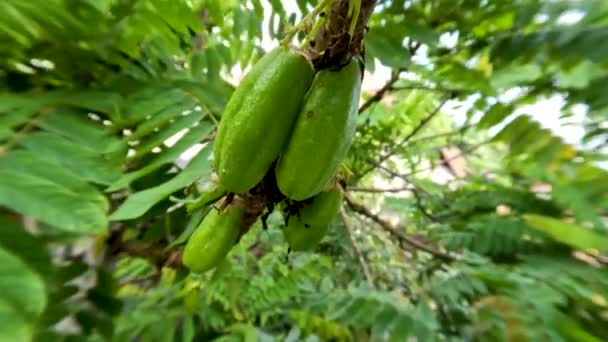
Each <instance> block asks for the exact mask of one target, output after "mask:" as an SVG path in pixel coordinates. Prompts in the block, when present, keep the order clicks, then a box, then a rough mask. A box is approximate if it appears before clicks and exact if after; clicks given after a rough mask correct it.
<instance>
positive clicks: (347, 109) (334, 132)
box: [275, 59, 361, 201]
mask: <svg viewBox="0 0 608 342" xmlns="http://www.w3.org/2000/svg"><path fill="white" fill-rule="evenodd" d="M360 92H361V64H360V62H359V61H358V59H353V60H351V62H350V63H349V64H347V65H346V66H344V67H342V69H340V70H337V71H335V70H330V69H325V70H321V71H319V72H318V73H317V74H316V76H315V79H314V80H313V83H312V85H311V86H310V90H309V92H308V93H307V94H306V98H305V99H304V104H303V106H302V110H301V111H300V114H299V116H298V119H297V121H296V123H295V126H294V128H293V132H292V134H291V137H290V138H289V142H288V144H287V147H286V148H285V150H284V151H283V153H282V154H281V156H280V157H279V161H278V163H277V166H276V170H275V173H276V180H277V184H278V186H279V190H280V191H281V192H282V193H283V194H284V195H285V196H287V197H288V198H290V199H293V200H296V201H302V200H304V199H307V198H310V197H312V196H314V195H316V194H318V193H319V192H321V191H322V190H323V189H324V188H325V187H326V186H327V184H328V183H329V181H330V180H331V179H332V177H334V176H335V175H336V173H337V171H338V167H339V166H340V164H341V162H342V160H343V159H344V157H345V156H346V153H347V152H348V149H349V148H350V145H351V143H352V140H353V138H354V135H355V129H356V120H357V112H358V107H359V95H360Z"/></svg>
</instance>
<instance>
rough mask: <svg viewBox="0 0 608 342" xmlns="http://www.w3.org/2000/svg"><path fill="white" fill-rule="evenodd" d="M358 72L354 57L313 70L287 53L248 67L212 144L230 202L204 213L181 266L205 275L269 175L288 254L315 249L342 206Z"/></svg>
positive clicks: (296, 53) (279, 52) (279, 49)
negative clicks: (342, 181) (344, 164)
mask: <svg viewBox="0 0 608 342" xmlns="http://www.w3.org/2000/svg"><path fill="white" fill-rule="evenodd" d="M362 70H363V68H362V62H361V61H360V59H359V58H358V57H353V58H350V59H349V60H348V61H346V62H344V63H342V64H341V65H337V66H332V67H326V68H323V69H320V70H315V67H314V66H313V63H311V61H310V60H309V58H308V57H307V56H306V55H305V54H303V53H301V52H299V51H297V50H294V49H292V48H289V47H286V46H280V47H277V48H275V49H273V50H272V51H270V52H268V53H267V54H266V55H264V56H263V57H262V58H261V59H260V60H259V61H258V62H257V63H256V64H255V65H254V66H253V68H252V69H251V70H250V71H249V72H248V73H247V75H246V76H245V77H244V78H243V80H242V81H241V82H240V84H239V85H238V87H237V88H236V89H235V91H234V93H233V94H232V96H231V97H230V100H229V101H228V103H227V105H226V107H225V110H224V113H223V114H222V118H221V121H220V124H219V126H218V130H217V134H216V141H215V145H214V163H215V164H214V166H215V171H216V173H217V175H218V177H219V183H220V186H221V187H222V188H223V190H225V191H226V193H227V194H228V196H231V200H230V201H229V202H228V203H227V204H226V205H223V206H222V207H221V208H220V209H219V210H211V211H210V212H209V214H207V216H206V217H205V218H204V219H203V221H202V223H201V224H200V226H199V227H198V228H197V229H196V231H195V232H194V233H193V234H192V236H191V237H190V240H189V241H188V243H187V245H186V248H185V250H184V254H183V263H184V264H185V265H186V266H187V267H189V268H190V269H191V270H192V271H195V272H205V271H207V270H209V269H212V268H214V267H215V266H216V265H217V264H218V263H219V262H221V261H222V260H223V259H224V258H225V257H226V255H227V254H228V252H229V251H230V249H231V248H232V246H233V245H234V244H235V243H236V242H237V241H238V239H239V233H240V232H241V233H242V231H243V224H244V222H243V221H245V220H246V219H245V217H246V215H247V203H246V201H243V200H242V199H241V198H240V195H244V194H247V193H248V192H250V191H252V189H254V188H255V187H256V186H258V185H259V184H260V183H261V182H262V181H263V180H264V179H265V177H268V175H272V177H273V178H274V179H273V182H274V183H275V186H276V188H277V189H278V191H279V192H280V195H281V196H282V197H283V198H284V200H283V201H281V203H280V205H279V206H280V207H281V208H282V214H283V217H284V218H285V222H286V223H285V227H283V234H284V237H285V239H286V241H287V243H288V244H289V247H290V249H291V250H296V251H304V250H309V249H311V248H314V247H315V245H316V244H318V242H319V241H320V240H321V239H322V238H323V236H324V234H325V233H326V232H327V229H328V227H329V226H330V224H331V223H332V222H333V220H334V219H335V217H336V215H337V214H338V212H339V210H340V207H341V204H342V195H343V194H342V191H343V189H342V188H341V187H340V185H339V183H338V182H337V181H336V177H337V175H338V172H339V168H340V165H341V163H342V161H343V159H344V158H345V156H346V153H347V151H348V149H349V148H350V145H351V143H352V140H353V138H354V135H355V129H356V118H357V112H358V106H359V96H360V91H361V82H362V79H363V75H362ZM225 203H226V202H225ZM294 203H296V204H298V205H296V206H295V208H296V209H295V211H296V213H294ZM249 224H251V223H249Z"/></svg>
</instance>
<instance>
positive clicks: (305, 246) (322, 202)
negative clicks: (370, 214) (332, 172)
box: [283, 187, 342, 251]
mask: <svg viewBox="0 0 608 342" xmlns="http://www.w3.org/2000/svg"><path fill="white" fill-rule="evenodd" d="M341 206H342V189H340V188H338V187H333V188H332V189H331V190H329V191H324V192H321V193H320V194H318V195H317V196H315V197H313V198H312V201H311V202H310V203H309V204H307V205H305V206H304V207H303V208H302V209H300V211H299V215H292V216H290V218H289V220H288V224H287V225H286V226H285V227H284V228H283V236H284V237H285V240H286V241H287V244H288V245H289V248H290V249H291V250H293V251H306V250H311V249H313V248H314V247H315V246H317V245H318V244H319V242H321V240H322V239H323V236H325V234H326V233H327V230H328V229H329V227H330V225H331V223H332V222H333V220H334V219H335V217H336V215H337V214H338V212H339V211H340V208H341Z"/></svg>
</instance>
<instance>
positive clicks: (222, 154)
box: [214, 47, 314, 193]
mask: <svg viewBox="0 0 608 342" xmlns="http://www.w3.org/2000/svg"><path fill="white" fill-rule="evenodd" d="M313 77H314V68H313V67H312V64H311V63H310V62H309V61H308V59H307V58H306V57H305V56H303V55H301V54H299V53H297V52H294V51H291V50H290V49H288V48H284V47H279V48H276V49H274V50H272V51H271V52H269V53H268V54H266V55H265V56H264V57H262V58H261V59H260V60H259V61H258V62H257V63H256V64H255V65H254V66H253V68H252V69H251V71H250V72H249V73H248V74H247V75H246V76H245V77H244V78H243V80H242V81H241V83H240V84H239V86H238V87H237V88H236V90H235V91H234V93H233V94H232V96H231V97H230V100H229V101H228V104H227V105H226V108H225V110H224V113H223V114H222V119H221V121H220V124H219V127H218V131H217V138H216V143H215V148H214V159H215V161H214V164H215V169H216V171H217V174H218V176H219V179H220V182H221V184H222V186H223V187H224V188H225V189H226V190H227V191H228V192H235V193H243V192H246V191H248V190H250V189H251V188H253V187H254V186H255V185H256V184H258V183H259V182H260V181H261V180H262V178H263V177H264V175H265V174H266V172H267V171H268V169H269V168H270V166H271V164H272V163H273V162H274V161H275V160H276V158H277V157H278V156H279V153H280V152H281V150H282V149H283V148H284V147H285V144H286V143H287V140H288V138H289V135H290V132H291V129H292V127H293V124H294V122H295V120H296V117H297V115H298V112H299V109H300V107H301V104H302V100H303V98H304V95H305V94H306V92H307V91H308V88H309V87H310V84H311V82H312V79H313Z"/></svg>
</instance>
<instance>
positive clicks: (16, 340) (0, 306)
mask: <svg viewBox="0 0 608 342" xmlns="http://www.w3.org/2000/svg"><path fill="white" fill-rule="evenodd" d="M33 335H34V332H33V324H31V323H28V322H27V320H26V319H25V318H24V317H23V316H22V315H21V314H20V313H19V312H18V311H17V310H16V309H15V307H13V306H12V305H11V304H10V303H8V302H7V301H5V300H1V299H0V342H31V341H32V337H33Z"/></svg>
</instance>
